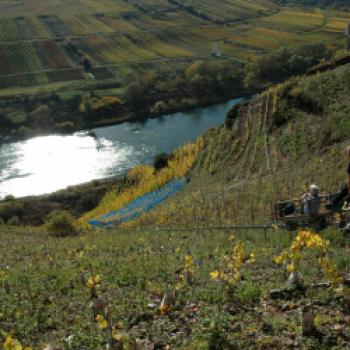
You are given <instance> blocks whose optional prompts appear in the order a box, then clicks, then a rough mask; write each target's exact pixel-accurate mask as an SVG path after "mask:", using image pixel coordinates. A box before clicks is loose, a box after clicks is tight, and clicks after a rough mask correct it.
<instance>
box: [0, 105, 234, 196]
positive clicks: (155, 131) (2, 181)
mask: <svg viewBox="0 0 350 350" xmlns="http://www.w3.org/2000/svg"><path fill="white" fill-rule="evenodd" d="M240 101H241V99H236V100H232V101H229V102H227V103H223V104H219V105H216V106H211V107H206V108H200V109H196V110H194V111H192V112H185V113H175V114H172V115H168V116H164V117H161V118H157V119H148V120H146V121H145V122H143V123H124V124H120V125H115V126H109V127H103V128H98V129H93V130H92V131H91V132H77V133H75V134H73V135H68V136H64V135H49V136H42V137H35V138H32V139H28V140H25V141H20V142H13V143H5V144H2V145H0V198H3V197H4V196H6V195H9V194H11V195H13V196H15V197H23V196H28V195H40V194H44V193H49V192H53V191H56V190H59V189H62V188H66V187H67V186H70V185H76V184H79V183H84V182H88V181H91V180H93V179H101V178H107V177H112V176H116V175H120V174H122V173H125V171H126V170H127V169H129V168H131V167H133V166H135V165H137V164H144V163H151V162H152V161H153V158H154V156H155V155H156V154H158V153H161V152H167V153H170V152H172V151H173V150H174V149H175V148H176V147H178V146H180V145H182V144H184V143H186V142H190V141H193V140H195V139H196V137H198V136H199V135H200V134H202V133H203V131H205V130H206V129H208V128H210V127H214V126H218V125H220V124H221V123H222V122H223V121H224V119H225V117H226V114H227V112H228V111H229V109H230V108H231V107H232V106H233V105H235V104H237V103H238V102H240Z"/></svg>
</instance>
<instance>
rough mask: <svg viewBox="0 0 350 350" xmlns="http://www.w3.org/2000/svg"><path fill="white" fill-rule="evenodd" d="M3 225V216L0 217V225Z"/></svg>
mask: <svg viewBox="0 0 350 350" xmlns="http://www.w3.org/2000/svg"><path fill="white" fill-rule="evenodd" d="M1 225H5V220H4V219H3V218H0V226H1Z"/></svg>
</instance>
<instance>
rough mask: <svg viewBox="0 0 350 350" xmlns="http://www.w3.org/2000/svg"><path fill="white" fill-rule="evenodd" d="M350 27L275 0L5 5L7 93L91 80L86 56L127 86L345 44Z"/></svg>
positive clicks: (341, 16)
mask: <svg viewBox="0 0 350 350" xmlns="http://www.w3.org/2000/svg"><path fill="white" fill-rule="evenodd" d="M349 22H350V13H349V12H341V11H330V10H320V9H316V10H305V9H295V8H285V7H278V6H276V5H275V4H274V3H272V2H270V1H267V0H256V1H252V0H250V1H242V0H225V1H221V2H220V6H217V4H216V2H215V1H213V0H206V1H199V0H192V1H184V0H168V1H165V0H154V1H145V0H144V1H141V2H140V1H128V2H125V1H122V0H116V1H112V0H103V1H97V0H83V1H77V0H75V1H67V0H55V1H49V2H48V1H43V0H34V1H29V0H24V1H21V2H18V3H17V2H12V1H5V0H2V1H0V63H1V65H0V80H1V83H0V86H1V88H2V89H4V88H10V87H12V88H13V87H26V86H29V87H32V86H37V85H42V84H53V83H56V82H65V81H83V80H84V75H82V74H81V62H82V59H83V58H84V57H86V58H88V59H89V60H90V61H91V62H92V64H93V66H95V67H103V69H104V70H105V71H106V70H107V71H108V74H105V75H103V77H106V76H108V77H111V78H112V77H116V78H119V79H122V78H123V77H124V76H126V75H127V74H130V73H133V72H136V73H138V72H140V71H141V72H142V71H145V70H147V69H149V68H150V67H152V66H154V67H156V66H158V65H159V64H160V63H162V65H163V66H164V65H165V66H166V65H168V66H173V65H174V61H175V63H176V60H178V59H183V58H186V59H189V60H196V59H209V58H210V57H212V55H213V53H215V54H218V53H219V54H220V55H221V56H222V57H227V58H228V59H239V60H244V61H246V60H249V59H253V60H254V59H255V58H256V57H258V56H260V55H262V54H264V53H265V52H267V51H269V50H273V49H276V48H278V47H280V46H282V45H285V44H291V45H300V44H303V43H310V42H324V43H326V44H328V45H330V46H335V45H342V44H343V42H344V39H345V38H344V30H345V28H346V26H347V24H348V23H349ZM169 59H172V61H171V62H168V63H167V61H168V60H169ZM60 73H61V74H60ZM96 78H97V79H99V78H101V76H96Z"/></svg>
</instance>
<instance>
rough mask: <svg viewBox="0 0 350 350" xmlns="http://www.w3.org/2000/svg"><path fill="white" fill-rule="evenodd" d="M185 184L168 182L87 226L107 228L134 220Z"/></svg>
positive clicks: (177, 180) (178, 180)
mask: <svg viewBox="0 0 350 350" xmlns="http://www.w3.org/2000/svg"><path fill="white" fill-rule="evenodd" d="M186 183H187V180H186V178H182V179H176V180H173V181H170V182H168V183H167V184H166V185H165V186H163V187H161V188H160V189H158V190H156V191H153V192H149V193H146V194H144V195H142V196H140V197H138V198H137V199H135V200H134V201H132V202H130V203H129V204H128V205H126V206H125V207H123V208H121V209H119V210H116V211H115V210H114V211H111V212H109V213H107V214H105V215H102V216H100V217H99V218H97V219H94V220H90V221H89V224H90V225H92V226H95V227H99V228H108V227H112V226H114V225H116V224H120V223H123V222H127V221H131V220H134V219H136V218H137V217H139V216H141V215H142V214H145V213H147V212H148V211H150V210H152V209H153V208H155V207H156V206H157V205H159V204H161V203H163V202H164V201H166V200H167V199H168V198H169V197H171V196H173V195H174V194H176V193H177V192H179V191H180V190H181V189H182V188H183V187H184V186H185V185H186Z"/></svg>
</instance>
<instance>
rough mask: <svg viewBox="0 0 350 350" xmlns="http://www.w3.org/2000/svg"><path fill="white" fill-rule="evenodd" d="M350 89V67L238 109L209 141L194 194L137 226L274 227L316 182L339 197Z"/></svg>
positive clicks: (278, 89)
mask: <svg viewBox="0 0 350 350" xmlns="http://www.w3.org/2000/svg"><path fill="white" fill-rule="evenodd" d="M349 88H350V65H347V66H344V67H340V68H338V69H336V70H333V71H329V72H326V73H322V74H317V75H314V76H311V77H302V78H294V79H291V80H289V81H287V82H285V83H284V84H280V85H278V86H275V87H273V88H271V89H270V90H268V91H265V92H264V93H263V94H261V95H259V96H256V97H253V98H252V100H250V101H248V102H247V103H245V104H243V105H241V106H239V107H238V108H234V109H233V110H232V111H231V112H230V113H229V115H228V117H227V120H226V125H225V126H222V127H220V128H217V129H212V130H210V131H208V132H207V133H206V134H205V136H204V150H203V151H202V152H201V154H200V156H199V158H198V161H197V163H196V166H195V169H194V170H193V172H192V176H191V182H190V185H189V187H188V190H187V191H183V193H182V195H180V196H178V197H177V198H176V200H173V201H171V202H169V203H168V204H167V205H166V206H163V207H162V208H161V209H159V210H157V211H156V212H154V213H153V214H150V215H147V216H145V217H144V218H143V219H142V220H140V222H137V224H139V223H140V224H142V225H144V224H156V223H157V224H166V225H168V224H171V223H173V224H175V223H179V222H180V223H182V224H184V225H186V224H190V223H194V222H196V223H197V224H200V223H201V224H214V223H250V222H251V221H253V222H257V221H259V222H268V221H269V220H270V214H271V207H272V205H273V203H274V202H275V201H276V200H279V199H282V198H284V199H286V198H295V197H298V196H299V195H301V194H302V193H303V192H304V191H305V190H306V189H307V186H308V185H309V184H310V183H317V184H319V185H320V186H321V189H322V191H323V192H332V191H337V190H338V189H339V188H340V187H341V185H342V183H343V182H345V181H346V173H345V167H346V157H345V152H344V151H343V150H344V148H345V147H346V145H347V142H346V140H347V138H348V135H349V133H350V119H349V113H350V102H349V99H348V96H349ZM344 141H345V142H344ZM349 142H350V141H349Z"/></svg>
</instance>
